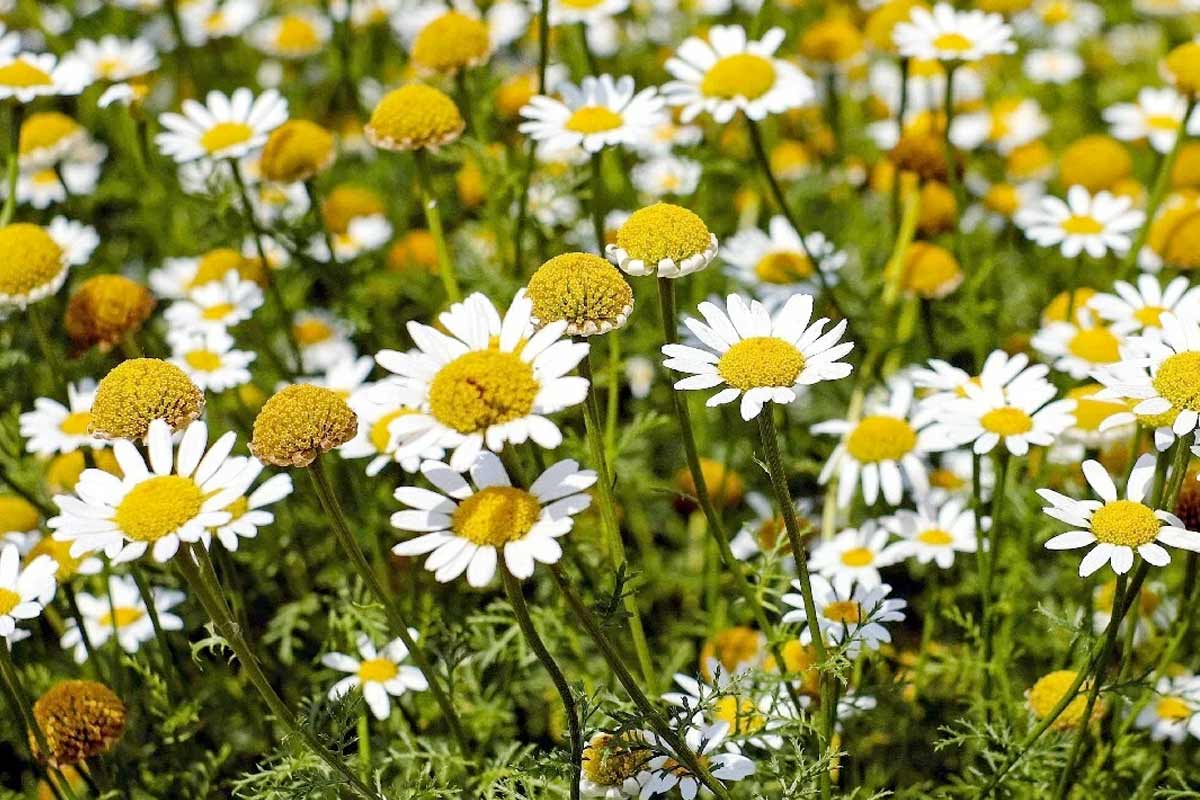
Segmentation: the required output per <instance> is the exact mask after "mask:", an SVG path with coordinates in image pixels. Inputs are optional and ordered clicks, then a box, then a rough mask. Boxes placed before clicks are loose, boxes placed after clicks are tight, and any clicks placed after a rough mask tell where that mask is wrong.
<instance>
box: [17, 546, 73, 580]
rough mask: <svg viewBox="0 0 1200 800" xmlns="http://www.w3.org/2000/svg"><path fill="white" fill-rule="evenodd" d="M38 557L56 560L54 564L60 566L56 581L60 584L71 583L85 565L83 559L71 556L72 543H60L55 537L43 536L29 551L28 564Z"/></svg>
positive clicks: (55, 574) (55, 575)
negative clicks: (81, 565) (80, 566)
mask: <svg viewBox="0 0 1200 800" xmlns="http://www.w3.org/2000/svg"><path fill="white" fill-rule="evenodd" d="M38 556H50V558H52V559H54V563H55V564H58V571H57V572H55V573H54V580H55V581H57V582H58V583H59V584H62V583H64V582H66V581H69V580H70V579H71V578H73V577H75V575H76V574H77V573H78V572H79V565H80V564H81V563H83V559H82V558H75V557H74V556H72V555H71V542H60V541H59V540H58V539H55V538H54V537H53V536H43V537H42V538H41V539H39V540H38V543H37V544H35V545H34V546H33V547H32V548H31V549H30V551H29V555H27V556H26V557H25V558H26V562H27V563H28V562H29V561H33V560H34V559H35V558H37V557H38Z"/></svg>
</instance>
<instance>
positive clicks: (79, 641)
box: [59, 575, 184, 664]
mask: <svg viewBox="0 0 1200 800" xmlns="http://www.w3.org/2000/svg"><path fill="white" fill-rule="evenodd" d="M149 588H150V595H151V597H152V598H153V600H154V609H155V611H156V612H157V613H158V624H159V627H161V628H162V629H163V630H164V631H179V630H183V620H182V619H180V618H179V617H178V616H176V615H175V614H172V613H171V609H172V608H174V607H175V606H177V605H179V604H180V603H182V602H183V599H184V594H183V592H179V591H176V590H174V589H163V588H160V587H157V586H152V587H149ZM110 599H111V603H110ZM76 600H77V601H78V603H79V613H80V614H81V615H82V617H83V630H80V627H79V623H78V622H77V621H76V620H74V619H72V620H68V621H67V629H66V631H65V632H64V633H63V635H62V639H61V640H60V642H59V644H60V645H61V646H62V648H63V649H64V650H71V651H72V655H73V656H74V658H75V663H76V664H82V663H84V662H85V661H87V658H88V648H87V645H85V644H84V643H83V637H84V635H85V633H86V635H87V637H88V639H90V640H91V642H92V645H93V646H94V647H101V646H103V645H104V643H105V642H107V641H108V640H109V639H110V638H112V637H113V636H116V639H117V644H118V645H120V647H121V649H122V650H124V651H125V652H126V653H129V654H131V655H132V654H133V653H136V652H137V651H138V650H139V649H140V648H141V646H142V645H143V644H145V643H146V642H149V641H152V640H153V639H154V635H155V634H154V625H153V623H152V622H151V621H150V615H149V613H147V608H146V603H145V602H144V601H143V600H142V596H141V593H140V592H139V591H138V587H137V583H135V582H134V580H133V578H131V577H128V576H124V575H110V576H109V578H108V592H107V594H105V595H102V596H99V597H97V596H95V595H92V594H88V593H87V592H80V593H79V594H78V595H77V597H76Z"/></svg>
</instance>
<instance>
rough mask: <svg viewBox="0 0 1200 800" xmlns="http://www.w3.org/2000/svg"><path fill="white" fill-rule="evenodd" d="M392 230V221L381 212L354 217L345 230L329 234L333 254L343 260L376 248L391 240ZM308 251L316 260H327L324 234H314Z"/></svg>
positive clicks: (348, 259)
mask: <svg viewBox="0 0 1200 800" xmlns="http://www.w3.org/2000/svg"><path fill="white" fill-rule="evenodd" d="M392 230H393V229H392V223H390V222H388V221H387V217H385V216H383V215H382V214H369V215H366V216H361V217H355V218H353V219H352V220H350V222H349V224H347V226H346V230H345V232H343V233H333V234H330V236H329V239H330V241H332V242H333V255H334V257H335V258H336V259H337V260H338V261H342V262H344V261H350V260H352V259H355V258H358V257H359V256H360V255H362V254H363V253H369V252H371V251H372V250H378V249H379V248H381V247H383V246H384V245H385V244H387V243H388V242H389V241H390V240H391V238H392ZM308 252H309V254H310V255H311V256H312V257H313V258H315V259H317V260H318V261H329V245H328V243H327V242H326V240H325V236H324V235H320V234H318V235H316V236H314V237H313V239H312V242H311V243H310V244H309V246H308Z"/></svg>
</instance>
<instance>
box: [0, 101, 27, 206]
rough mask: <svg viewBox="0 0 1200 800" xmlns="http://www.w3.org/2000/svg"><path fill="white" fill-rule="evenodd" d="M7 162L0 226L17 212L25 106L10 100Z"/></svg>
mask: <svg viewBox="0 0 1200 800" xmlns="http://www.w3.org/2000/svg"><path fill="white" fill-rule="evenodd" d="M8 109H9V111H8V162H7V164H6V167H5V174H4V188H5V192H6V193H5V195H4V210H3V211H0V228H3V227H4V226H6V225H8V223H10V222H12V219H13V215H14V214H15V213H16V212H17V178H18V176H19V175H20V171H21V170H20V155H21V123H22V122H23V121H24V117H25V106H24V104H22V103H18V102H16V101H12V102H10V103H9V104H8Z"/></svg>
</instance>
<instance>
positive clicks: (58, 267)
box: [0, 222, 67, 304]
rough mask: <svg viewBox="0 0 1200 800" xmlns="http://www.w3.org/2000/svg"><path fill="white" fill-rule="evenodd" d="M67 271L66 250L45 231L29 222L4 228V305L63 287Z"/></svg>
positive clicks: (0, 280) (0, 263) (0, 290)
mask: <svg viewBox="0 0 1200 800" xmlns="http://www.w3.org/2000/svg"><path fill="white" fill-rule="evenodd" d="M66 270H67V261H66V258H64V255H63V251H62V248H61V247H59V246H58V243H57V242H55V241H54V239H53V238H52V237H51V236H50V234H49V233H47V232H46V230H45V229H44V228H42V227H40V226H38V225H32V224H30V223H27V222H16V223H13V224H12V225H6V226H5V227H3V228H0V303H3V302H5V301H8V302H15V303H18V304H23V303H24V302H25V301H28V300H37V299H40V298H41V297H44V296H45V295H46V294H48V293H50V292H52V291H54V290H56V289H57V288H58V287H59V286H61V285H62V280H63V278H64V277H65V276H66Z"/></svg>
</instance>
